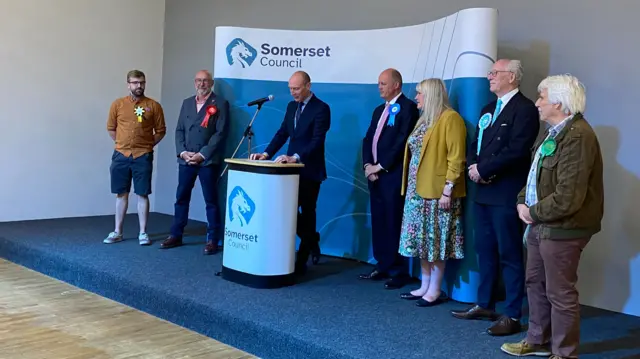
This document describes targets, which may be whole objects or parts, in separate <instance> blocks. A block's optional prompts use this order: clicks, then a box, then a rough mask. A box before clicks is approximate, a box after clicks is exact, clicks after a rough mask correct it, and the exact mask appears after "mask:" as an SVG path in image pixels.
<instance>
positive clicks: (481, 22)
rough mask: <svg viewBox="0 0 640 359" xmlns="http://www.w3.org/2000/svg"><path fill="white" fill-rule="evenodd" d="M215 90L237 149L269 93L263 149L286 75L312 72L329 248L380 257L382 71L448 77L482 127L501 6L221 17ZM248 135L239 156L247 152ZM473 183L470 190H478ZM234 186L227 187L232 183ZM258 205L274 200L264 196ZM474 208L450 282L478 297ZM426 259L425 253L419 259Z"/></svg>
mask: <svg viewBox="0 0 640 359" xmlns="http://www.w3.org/2000/svg"><path fill="white" fill-rule="evenodd" d="M215 43H216V46H215V66H214V77H215V78H216V91H217V92H218V93H220V94H221V95H222V96H224V97H225V98H226V99H227V100H229V102H230V103H231V107H232V114H231V121H232V128H231V133H230V138H229V140H228V143H227V147H228V151H229V153H228V155H231V153H232V151H233V149H235V147H236V145H237V144H238V141H239V140H240V139H241V138H242V134H243V132H244V129H245V127H246V125H247V124H248V123H249V121H250V120H251V117H252V116H253V113H254V110H255V108H254V107H251V108H249V107H247V106H246V104H247V103H248V102H249V101H251V100H254V99H257V98H262V97H265V96H268V95H270V94H272V95H274V97H275V98H274V100H273V101H271V102H268V103H266V104H265V105H264V107H263V109H262V111H261V112H260V114H259V115H258V118H257V119H256V121H255V123H254V127H253V128H254V132H255V137H254V141H253V147H254V148H253V149H252V152H261V151H262V150H264V148H265V147H266V145H267V144H268V142H269V141H270V140H271V137H272V136H273V134H274V133H275V131H276V130H277V128H278V127H279V126H280V123H281V121H282V118H283V115H284V110H285V108H286V105H287V103H288V102H289V101H291V96H290V95H289V92H288V88H287V81H288V80H289V78H290V76H291V74H292V73H293V72H295V71H297V70H304V71H306V72H307V73H309V75H310V76H311V80H312V91H313V92H314V93H315V94H316V95H317V96H318V97H319V98H320V99H322V100H323V101H325V102H327V103H328V104H329V106H330V107H331V114H332V117H331V120H332V123H331V129H330V131H329V133H328V135H327V143H326V144H327V149H326V160H327V166H328V168H327V171H328V176H329V178H328V180H327V181H326V182H325V183H323V185H322V188H321V192H320V198H319V200H318V210H317V213H318V230H319V232H320V235H321V247H322V250H323V253H324V254H328V255H334V256H341V257H349V258H357V259H360V260H363V261H367V262H372V263H373V262H375V260H374V259H373V257H372V250H371V227H370V219H369V195H368V190H367V183H366V179H365V178H364V176H363V173H362V170H361V168H362V161H361V141H362V137H363V136H364V134H365V132H366V130H367V127H368V125H369V123H370V121H371V114H372V111H373V109H374V108H375V107H376V106H377V105H379V104H381V103H382V101H383V100H382V99H381V98H380V97H379V94H378V90H377V79H378V75H379V74H380V72H381V71H382V70H384V69H386V68H389V67H393V68H396V69H397V70H399V71H400V72H401V74H402V75H403V80H404V83H405V85H404V87H403V90H404V93H405V95H407V96H408V97H410V98H413V97H414V96H415V84H416V83H417V82H419V81H421V80H423V79H425V78H429V77H438V78H442V79H443V80H445V83H446V84H447V87H448V91H449V95H450V97H451V102H452V105H453V106H454V108H456V109H457V110H458V111H459V112H460V114H461V115H462V116H463V117H464V119H465V121H466V122H467V128H468V132H469V134H468V140H470V139H471V137H472V136H474V135H475V133H474V132H475V125H476V123H477V120H478V114H479V112H480V110H481V108H482V107H483V106H484V105H485V104H486V103H487V102H489V101H491V100H492V99H493V95H492V94H491V93H490V92H489V90H488V82H487V80H486V74H487V71H488V70H489V69H490V67H491V66H492V64H493V62H494V61H495V58H496V53H497V11H496V10H495V9H487V8H474V9H466V10H462V11H459V12H457V13H455V14H452V15H450V16H447V17H445V18H442V19H439V20H436V21H431V22H428V23H425V24H420V25H413V26H406V27H398V28H390V29H375V30H360V31H296V30H273V29H253V28H240V27H217V28H216V34H215ZM247 153H248V150H247V145H246V142H245V143H244V144H243V146H242V147H241V150H240V151H239V152H238V154H237V155H236V157H246V156H247ZM473 189H474V188H473V185H471V184H470V186H469V194H468V196H473ZM224 193H225V194H226V191H224ZM256 210H266V211H268V210H269V206H266V207H265V206H262V207H261V208H260V209H256ZM471 221H472V218H471V217H470V213H469V211H468V210H466V209H465V227H466V228H465V242H466V243H465V246H466V249H465V255H466V258H465V259H463V260H459V261H450V263H449V266H448V268H447V276H446V278H447V280H446V284H445V286H446V290H447V292H448V293H449V295H451V296H452V297H453V298H454V299H456V300H459V301H463V302H474V301H475V298H476V288H477V285H478V274H477V263H476V258H475V253H474V251H473V232H472V230H471V226H470V224H471ZM416 263H417V262H416Z"/></svg>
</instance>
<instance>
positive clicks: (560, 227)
mask: <svg viewBox="0 0 640 359" xmlns="http://www.w3.org/2000/svg"><path fill="white" fill-rule="evenodd" d="M538 92H539V93H540V96H539V98H538V101H537V102H536V106H537V107H538V110H539V111H540V118H541V119H542V120H543V121H544V122H546V123H548V124H549V128H548V129H547V130H546V131H545V132H544V133H543V134H541V135H540V136H539V137H538V140H537V141H536V144H535V146H534V147H533V149H534V152H533V154H532V157H533V161H532V164H531V170H530V172H529V178H528V180H527V185H526V186H525V188H523V189H522V191H521V192H520V194H519V196H518V214H519V215H520V219H521V220H522V221H523V222H525V223H526V224H527V225H528V226H527V230H526V233H525V240H526V244H527V252H528V254H527V271H526V272H527V273H526V285H527V296H528V300H529V317H530V319H529V330H528V332H527V338H526V339H525V340H523V341H522V342H520V343H512V344H504V345H503V346H502V348H501V349H502V351H504V352H506V353H508V354H512V355H516V356H522V355H541V356H546V355H550V356H551V358H557V359H560V358H577V357H578V344H579V341H580V302H579V299H578V291H577V289H576V282H577V281H578V264H579V261H580V255H581V254H582V250H583V249H584V247H585V246H586V245H587V243H588V242H589V240H590V239H591V237H592V236H593V235H594V234H596V233H598V232H599V231H600V228H601V221H602V216H603V212H604V188H603V187H604V186H603V173H602V172H603V169H602V167H603V165H602V155H601V153H600V145H599V143H598V138H597V137H596V134H595V132H594V131H593V129H592V128H591V126H590V125H589V123H588V122H587V121H586V120H585V118H584V116H583V113H584V109H585V102H586V96H585V90H584V87H583V86H582V84H581V83H580V82H579V81H578V79H576V78H575V77H573V76H570V75H560V76H550V77H548V78H546V79H545V80H543V81H542V82H541V83H540V85H539V86H538Z"/></svg>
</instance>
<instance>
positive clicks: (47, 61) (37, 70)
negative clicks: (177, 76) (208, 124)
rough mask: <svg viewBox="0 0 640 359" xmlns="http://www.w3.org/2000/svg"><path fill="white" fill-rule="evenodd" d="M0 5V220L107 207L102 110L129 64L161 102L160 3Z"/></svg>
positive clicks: (76, 0) (1, 1) (14, 1)
mask: <svg viewBox="0 0 640 359" xmlns="http://www.w3.org/2000/svg"><path fill="white" fill-rule="evenodd" d="M0 9H1V10H0V79H1V80H0V153H2V156H0V168H1V169H2V170H1V172H0V221H12V220H24V219H40V218H52V217H73V216H89V215H103V214H113V213H114V211H115V208H114V206H115V200H114V196H113V195H112V194H111V193H110V185H109V164H110V160H111V153H112V151H113V141H112V140H111V139H110V138H109V136H108V134H107V131H106V120H107V113H108V110H109V106H110V105H111V102H112V101H113V100H114V99H116V98H117V97H120V96H124V95H126V94H127V87H126V74H127V72H128V71H129V70H131V69H140V70H142V71H144V72H145V73H146V75H147V90H146V93H147V95H148V96H150V97H152V98H155V99H157V100H158V101H159V100H160V90H161V83H162V77H161V76H162V57H163V31H164V11H165V1H164V0H136V1H130V0H108V1H97V0H56V1H46V0H0ZM169 137H170V136H169ZM154 182H155V181H154ZM151 200H152V205H153V203H154V202H155V201H154V198H153V196H152V198H151ZM135 203H136V202H135V200H134V201H131V202H130V205H129V207H130V209H129V210H130V212H135V210H136V205H135Z"/></svg>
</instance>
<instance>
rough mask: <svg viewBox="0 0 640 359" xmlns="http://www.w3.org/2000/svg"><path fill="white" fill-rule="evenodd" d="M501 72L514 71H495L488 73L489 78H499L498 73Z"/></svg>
mask: <svg viewBox="0 0 640 359" xmlns="http://www.w3.org/2000/svg"><path fill="white" fill-rule="evenodd" d="M500 72H512V71H506V70H500V71H498V70H493V71H489V72H487V76H490V77H495V76H497V75H498V73H500Z"/></svg>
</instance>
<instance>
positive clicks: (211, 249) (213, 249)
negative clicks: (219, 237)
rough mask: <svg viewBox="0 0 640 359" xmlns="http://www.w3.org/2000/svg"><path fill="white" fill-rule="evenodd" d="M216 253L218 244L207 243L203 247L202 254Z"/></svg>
mask: <svg viewBox="0 0 640 359" xmlns="http://www.w3.org/2000/svg"><path fill="white" fill-rule="evenodd" d="M216 253H218V242H214V241H207V245H206V246H205V247H204V254H206V255H212V254H216Z"/></svg>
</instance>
